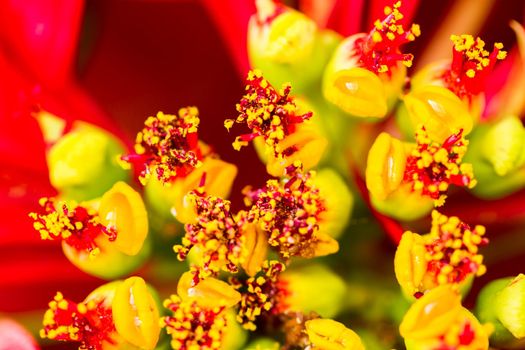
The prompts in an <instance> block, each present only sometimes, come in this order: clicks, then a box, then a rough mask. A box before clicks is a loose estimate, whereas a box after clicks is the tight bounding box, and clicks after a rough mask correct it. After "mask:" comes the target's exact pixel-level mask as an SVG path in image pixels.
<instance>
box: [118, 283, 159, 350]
mask: <svg viewBox="0 0 525 350" xmlns="http://www.w3.org/2000/svg"><path fill="white" fill-rule="evenodd" d="M112 310H113V312H112V313H113V320H114V322H115V328H116V329H117V332H118V333H119V334H120V335H121V336H122V337H123V338H124V339H125V340H126V341H127V342H128V343H130V344H132V345H134V346H137V347H138V348H140V349H146V350H148V349H154V348H155V346H156V345H157V342H158V340H159V334H160V322H159V310H158V308H157V303H156V301H155V298H154V297H153V296H152V295H151V292H150V290H149V288H148V286H147V285H146V283H145V282H144V280H143V279H142V278H140V277H130V278H128V279H126V280H125V281H123V282H122V283H121V284H119V285H118V286H117V288H116V290H115V297H114V299H113V304H112Z"/></svg>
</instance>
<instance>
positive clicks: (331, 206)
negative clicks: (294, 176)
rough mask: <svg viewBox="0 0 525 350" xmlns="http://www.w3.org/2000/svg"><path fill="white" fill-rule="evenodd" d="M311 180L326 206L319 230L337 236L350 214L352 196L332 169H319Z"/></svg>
mask: <svg viewBox="0 0 525 350" xmlns="http://www.w3.org/2000/svg"><path fill="white" fill-rule="evenodd" d="M313 181H314V185H315V186H316V187H317V188H319V193H320V195H321V197H322V198H323V199H324V206H325V208H326V210H325V211H323V212H322V213H321V220H320V223H319V231H320V232H325V233H326V234H328V235H330V236H331V237H333V238H338V237H339V236H341V234H342V233H343V231H344V228H345V227H346V224H347V223H348V220H349V219H350V216H351V214H352V208H353V204H354V197H353V196H352V193H351V192H350V190H349V189H348V186H347V185H346V184H345V182H344V180H343V179H342V178H341V177H340V176H339V175H338V174H337V173H336V172H335V171H334V170H332V169H329V168H325V169H321V170H319V171H318V172H317V174H316V176H315V178H314V180H313Z"/></svg>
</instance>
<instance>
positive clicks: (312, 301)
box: [281, 264, 346, 317]
mask: <svg viewBox="0 0 525 350" xmlns="http://www.w3.org/2000/svg"><path fill="white" fill-rule="evenodd" d="M281 280H282V281H284V282H285V283H286V285H287V290H288V292H289V293H290V295H289V296H288V297H287V298H286V302H287V303H288V304H289V308H290V310H296V311H302V312H303V313H305V314H308V313H310V312H311V311H313V312H316V313H318V314H320V315H323V316H325V317H334V316H336V315H337V314H338V313H339V311H341V308H342V307H343V305H344V300H345V297H346V285H345V282H344V281H343V280H342V279H341V277H339V276H338V275H337V274H335V273H334V272H333V271H332V270H330V269H329V268H328V267H326V266H324V265H319V264H314V265H308V266H304V267H299V268H295V269H288V270H286V271H285V272H284V273H283V274H282V275H281Z"/></svg>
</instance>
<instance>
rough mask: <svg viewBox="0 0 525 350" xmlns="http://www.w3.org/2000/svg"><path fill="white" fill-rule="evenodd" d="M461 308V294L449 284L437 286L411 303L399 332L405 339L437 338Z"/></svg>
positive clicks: (455, 317)
mask: <svg viewBox="0 0 525 350" xmlns="http://www.w3.org/2000/svg"><path fill="white" fill-rule="evenodd" d="M461 310H462V306H461V296H460V295H459V294H458V293H457V292H455V291H454V290H452V289H451V288H450V286H439V287H437V288H435V289H432V290H430V291H429V292H427V293H426V294H425V295H423V296H422V297H421V298H419V299H418V300H416V301H415V302H414V304H412V306H411V307H410V309H409V310H408V311H407V313H406V314H405V317H404V318H403V321H402V322H401V325H400V326H399V333H400V334H401V336H402V337H403V338H405V339H432V338H437V337H439V336H440V335H443V334H445V333H446V332H447V330H448V328H449V327H450V325H451V324H452V323H453V322H454V321H455V320H456V319H457V317H458V315H459V314H460V312H461Z"/></svg>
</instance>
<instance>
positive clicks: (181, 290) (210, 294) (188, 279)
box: [177, 272, 241, 307]
mask: <svg viewBox="0 0 525 350" xmlns="http://www.w3.org/2000/svg"><path fill="white" fill-rule="evenodd" d="M177 294H178V295H179V296H180V297H181V299H182V300H195V301H197V303H199V305H201V306H204V307H217V306H226V307H232V306H234V305H235V304H237V303H238V302H239V301H240V300H241V294H240V293H239V292H237V291H236V290H235V289H233V287H232V286H230V285H229V284H228V283H226V282H224V281H221V280H218V279H216V278H213V277H209V278H206V279H204V280H201V281H200V282H199V284H197V285H196V286H193V274H192V273H191V272H185V273H184V274H182V276H181V277H180V279H179V284H178V285H177Z"/></svg>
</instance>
